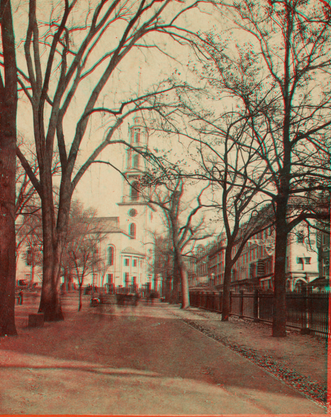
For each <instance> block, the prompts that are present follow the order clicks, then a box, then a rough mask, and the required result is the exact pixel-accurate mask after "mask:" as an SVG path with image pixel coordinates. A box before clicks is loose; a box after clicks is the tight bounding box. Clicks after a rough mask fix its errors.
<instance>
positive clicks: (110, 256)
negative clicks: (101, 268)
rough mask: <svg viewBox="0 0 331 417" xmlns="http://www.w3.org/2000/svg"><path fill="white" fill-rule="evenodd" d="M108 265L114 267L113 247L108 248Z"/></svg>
mask: <svg viewBox="0 0 331 417" xmlns="http://www.w3.org/2000/svg"><path fill="white" fill-rule="evenodd" d="M108 265H109V266H112V265H114V247H113V246H108Z"/></svg>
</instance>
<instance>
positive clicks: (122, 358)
mask: <svg viewBox="0 0 331 417" xmlns="http://www.w3.org/2000/svg"><path fill="white" fill-rule="evenodd" d="M87 301H88V300H87V299H85V305H84V308H83V311H81V312H80V313H78V312H76V311H75V308H76V306H77V300H73V299H72V298H67V299H66V300H65V305H64V310H65V312H66V320H65V321H64V322H58V323H46V325H45V326H44V327H43V328H40V329H29V328H26V327H24V320H25V321H26V317H27V314H26V313H27V312H28V311H30V312H31V309H32V307H33V305H34V304H33V303H30V304H29V303H27V304H25V306H24V305H23V306H18V308H17V317H18V328H19V336H18V337H11V338H3V339H1V340H0V364H1V368H0V376H1V378H0V392H1V397H0V414H175V415H176V414H324V413H325V412H326V410H325V409H324V408H323V407H321V406H319V405H318V404H316V403H314V402H312V401H311V400H309V399H307V398H306V397H304V396H302V395H301V394H300V393H298V392H297V391H296V390H293V389H292V388H290V387H288V386H287V385H285V384H284V383H283V382H281V381H279V380H278V379H276V378H275V377H273V376H272V375H270V374H269V373H267V372H265V371H264V370H263V369H261V368H260V367H258V366H256V365H255V364H254V363H252V362H251V361H249V360H247V359H246V358H243V357H242V356H241V355H239V354H238V353H236V352H233V351H232V350H230V349H229V348H228V347H226V346H224V345H222V344H221V343H219V342H217V341H215V340H212V339H211V338H210V337H206V335H204V334H203V333H201V332H199V331H197V330H196V329H194V328H192V327H190V326H188V325H187V324H186V323H184V322H183V318H186V319H187V318H188V317H184V316H183V315H196V313H192V312H181V311H180V310H179V309H178V307H172V306H168V305H164V304H161V303H159V304H156V305H155V306H145V305H141V306H139V307H138V308H131V307H127V308H121V309H120V308H118V309H117V310H116V311H115V312H110V311H108V310H107V309H106V310H103V311H101V310H98V309H92V308H89V307H88V306H87ZM32 312H33V311H32ZM24 317H25V318H24ZM191 318H192V317H191Z"/></svg>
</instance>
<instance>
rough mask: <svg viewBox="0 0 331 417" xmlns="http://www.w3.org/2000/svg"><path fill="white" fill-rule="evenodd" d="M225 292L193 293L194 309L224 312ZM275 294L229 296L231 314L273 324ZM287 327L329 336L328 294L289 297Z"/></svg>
mask: <svg viewBox="0 0 331 417" xmlns="http://www.w3.org/2000/svg"><path fill="white" fill-rule="evenodd" d="M222 296H223V294H222V292H210V291H191V292H190V303H191V306H192V307H197V308H202V309H205V310H208V311H214V312H217V313H222ZM273 304H274V295H273V294H269V293H262V292H259V291H258V290H256V291H255V292H254V293H246V292H243V291H242V292H239V293H234V292H231V293H230V310H231V315H234V316H239V317H241V318H249V319H253V320H255V321H264V322H270V323H271V322H272V318H273ZM286 312H287V323H286V325H287V326H288V327H292V328H297V329H300V330H301V333H305V334H308V333H310V332H314V333H320V334H323V335H329V332H330V328H329V294H327V293H326V294H312V293H309V292H308V291H306V292H305V293H303V294H297V293H287V294H286Z"/></svg>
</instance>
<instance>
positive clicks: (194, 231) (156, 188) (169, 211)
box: [142, 167, 212, 308]
mask: <svg viewBox="0 0 331 417" xmlns="http://www.w3.org/2000/svg"><path fill="white" fill-rule="evenodd" d="M142 183H143V184H144V183H145V184H148V185H149V187H150V188H149V202H150V204H153V205H155V206H158V207H159V208H160V209H161V210H162V213H163V217H164V221H165V222H164V223H165V228H166V230H167V231H168V233H169V241H170V242H171V243H170V248H171V251H172V254H173V295H174V300H175V301H176V302H178V296H179V292H180V290H181V305H182V308H187V307H189V305H190V301H189V291H188V277H187V270H186V266H185V261H184V256H185V255H187V254H188V253H191V252H192V250H193V249H194V246H195V243H196V242H197V241H200V240H203V239H207V238H209V237H211V236H212V233H210V232H209V231H208V230H207V231H206V230H205V226H206V222H205V218H204V216H203V215H202V216H200V218H198V216H196V215H197V214H198V212H199V211H200V210H201V209H202V208H203V207H204V204H203V202H202V196H203V193H204V191H205V190H206V189H207V188H208V185H207V186H205V187H204V188H202V189H201V190H200V191H199V192H198V195H197V196H196V198H195V199H193V200H192V198H191V199H190V201H189V202H188V203H185V201H184V193H185V180H184V179H183V175H182V174H181V172H180V169H179V168H176V167H173V168H168V169H167V171H166V172H163V173H162V174H161V175H157V174H156V172H155V171H153V172H152V173H148V174H147V175H146V176H145V177H144V179H143V180H142ZM186 185H188V184H187V183H186ZM170 248H169V249H170Z"/></svg>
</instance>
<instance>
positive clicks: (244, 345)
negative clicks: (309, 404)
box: [169, 306, 330, 409]
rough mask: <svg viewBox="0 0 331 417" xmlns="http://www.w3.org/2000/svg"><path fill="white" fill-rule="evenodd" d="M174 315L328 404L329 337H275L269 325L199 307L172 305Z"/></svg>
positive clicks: (306, 393) (307, 394)
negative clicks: (227, 317)
mask: <svg viewBox="0 0 331 417" xmlns="http://www.w3.org/2000/svg"><path fill="white" fill-rule="evenodd" d="M169 309H170V310H171V311H172V313H173V314H175V315H176V316H178V317H180V318H181V319H182V320H183V321H184V322H185V323H187V324H188V325H190V326H192V327H194V328H195V329H198V330H199V331H201V332H202V333H204V334H206V335H207V336H209V337H211V338H213V339H215V340H217V341H219V342H220V343H222V344H223V345H224V346H227V347H229V348H230V349H232V350H234V351H236V352H238V353H239V354H241V355H242V356H244V357H245V358H247V359H249V360H250V361H252V362H253V363H255V364H257V365H258V366H260V367H262V368H264V369H265V370H267V371H268V372H270V373H271V374H273V375H274V376H276V377H277V378H279V379H281V380H283V381H284V382H285V383H286V384H288V385H290V386H292V387H293V388H295V389H296V390H298V391H300V392H302V393H303V394H305V395H306V396H308V397H309V398H311V399H313V400H314V401H316V402H318V403H319V404H322V405H324V406H328V409H330V399H328V398H327V356H328V355H327V339H326V338H320V337H316V336H312V335H301V334H300V333H299V332H296V331H290V332H288V335H287V337H286V338H273V337H271V328H270V326H268V325H267V324H263V323H254V322H252V321H249V320H243V319H239V318H237V317H231V318H230V320H229V322H222V321H221V315H219V314H217V313H212V312H208V311H204V310H199V309H197V308H189V309H187V310H180V309H179V307H178V306H169Z"/></svg>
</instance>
